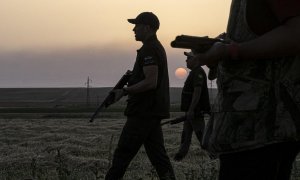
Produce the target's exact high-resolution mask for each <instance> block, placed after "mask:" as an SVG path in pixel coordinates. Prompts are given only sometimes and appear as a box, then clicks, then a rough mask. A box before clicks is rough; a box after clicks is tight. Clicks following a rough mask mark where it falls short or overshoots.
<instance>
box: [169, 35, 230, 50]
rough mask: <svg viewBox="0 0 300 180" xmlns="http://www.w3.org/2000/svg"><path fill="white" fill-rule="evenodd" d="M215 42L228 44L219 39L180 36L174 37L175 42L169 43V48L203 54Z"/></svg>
mask: <svg viewBox="0 0 300 180" xmlns="http://www.w3.org/2000/svg"><path fill="white" fill-rule="evenodd" d="M216 42H222V43H227V44H228V43H229V42H228V41H226V40H224V39H221V38H209V37H208V36H204V37H198V36H189V35H180V36H176V38H175V40H174V41H172V42H171V46H172V47H173V48H182V49H191V50H192V51H194V52H195V53H204V52H206V51H207V50H209V49H210V48H211V47H212V46H213V45H214V43H216Z"/></svg>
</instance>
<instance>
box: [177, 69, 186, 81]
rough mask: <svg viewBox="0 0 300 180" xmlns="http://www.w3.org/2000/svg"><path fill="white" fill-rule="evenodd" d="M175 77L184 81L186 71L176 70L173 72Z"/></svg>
mask: <svg viewBox="0 0 300 180" xmlns="http://www.w3.org/2000/svg"><path fill="white" fill-rule="evenodd" d="M175 76H176V77H177V78H178V79H184V78H186V76H187V71H186V70H185V69H184V68H177V69H176V71H175Z"/></svg>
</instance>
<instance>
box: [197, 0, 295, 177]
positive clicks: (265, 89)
mask: <svg viewBox="0 0 300 180" xmlns="http://www.w3.org/2000/svg"><path fill="white" fill-rule="evenodd" d="M226 38H227V39H229V40H232V43H231V44H229V45H226V44H223V43H216V44H214V45H213V47H212V48H211V49H210V50H208V51H207V52H206V53H203V54H197V55H196V56H195V60H198V61H199V62H200V64H201V65H208V66H209V67H211V68H213V67H216V68H217V74H216V78H217V85H218V96H217V100H218V101H219V102H218V103H217V104H215V105H214V106H213V110H212V112H213V113H212V118H211V119H210V120H209V122H208V126H207V129H206V131H205V134H204V138H203V140H204V142H203V145H204V147H205V148H206V149H207V150H208V151H209V152H210V153H211V155H214V156H217V157H219V158H220V174H219V179H220V180H288V179H290V174H291V169H292V164H293V161H294V160H295V158H296V156H297V154H298V152H299V145H300V143H299V140H300V109H299V107H300V106H299V105H300V101H299V99H300V58H299V56H300V1H299V0H233V1H232V4H231V9H230V16H229V21H228V26H227V34H226Z"/></svg>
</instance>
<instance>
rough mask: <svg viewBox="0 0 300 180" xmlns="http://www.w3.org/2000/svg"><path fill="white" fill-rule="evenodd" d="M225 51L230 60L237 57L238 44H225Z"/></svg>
mask: <svg viewBox="0 0 300 180" xmlns="http://www.w3.org/2000/svg"><path fill="white" fill-rule="evenodd" d="M227 51H228V55H229V58H230V59H231V60H238V59H239V45H238V44H237V43H230V44H229V45H227Z"/></svg>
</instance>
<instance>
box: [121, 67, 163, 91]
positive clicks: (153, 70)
mask: <svg viewBox="0 0 300 180" xmlns="http://www.w3.org/2000/svg"><path fill="white" fill-rule="evenodd" d="M143 72H144V75H145V79H144V80H142V81H140V82H138V83H137V84H134V85H132V86H130V87H126V88H124V89H125V91H127V92H128V93H129V94H130V93H140V92H144V91H149V90H153V89H156V87H157V79H158V66H157V65H150V66H144V67H143Z"/></svg>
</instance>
